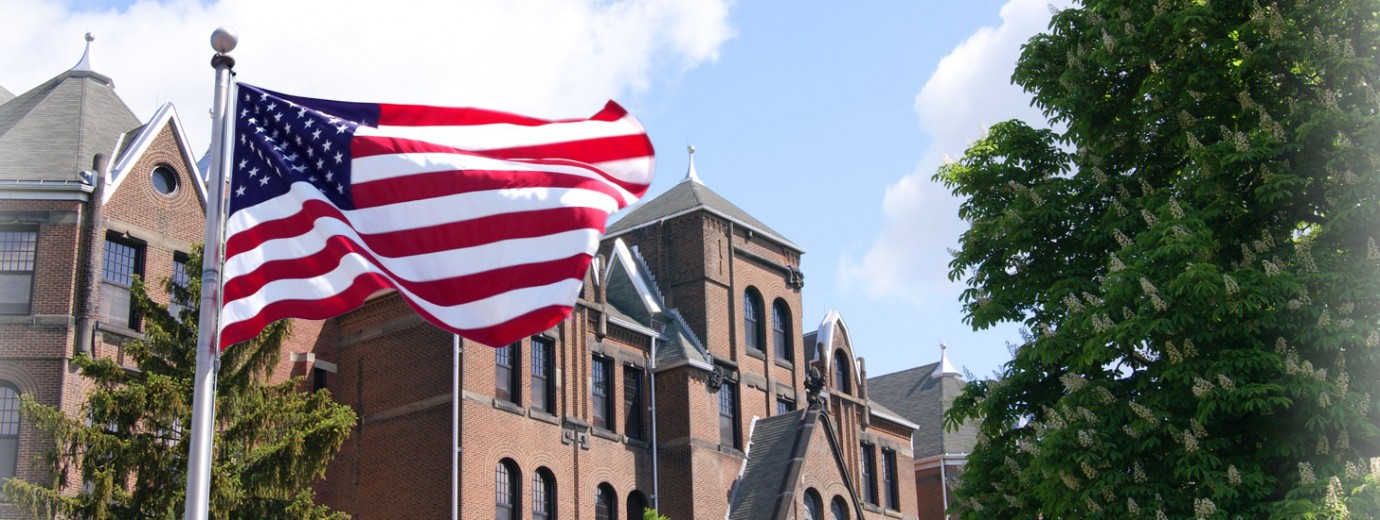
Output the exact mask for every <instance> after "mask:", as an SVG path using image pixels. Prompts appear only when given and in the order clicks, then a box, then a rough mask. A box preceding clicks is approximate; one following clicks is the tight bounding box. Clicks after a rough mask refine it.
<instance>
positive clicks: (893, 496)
mask: <svg viewBox="0 0 1380 520" xmlns="http://www.w3.org/2000/svg"><path fill="white" fill-rule="evenodd" d="M897 486H898V484H897V481H896V452H894V451H891V450H882V490H883V491H884V492H885V493H886V507H887V508H889V509H897V510H899V509H901V497H900V491H901V490H900V489H899V488H898V487H897Z"/></svg>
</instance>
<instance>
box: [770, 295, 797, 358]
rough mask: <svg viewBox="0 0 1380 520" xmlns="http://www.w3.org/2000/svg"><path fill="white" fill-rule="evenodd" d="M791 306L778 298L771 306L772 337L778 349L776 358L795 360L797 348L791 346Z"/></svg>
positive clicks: (773, 343)
mask: <svg viewBox="0 0 1380 520" xmlns="http://www.w3.org/2000/svg"><path fill="white" fill-rule="evenodd" d="M790 331H791V308H790V307H789V306H787V305H786V302H784V301H781V300H776V303H773V304H772V306H771V339H772V345H773V346H774V348H775V349H776V359H778V360H781V361H793V360H794V359H795V349H793V348H791V333H790Z"/></svg>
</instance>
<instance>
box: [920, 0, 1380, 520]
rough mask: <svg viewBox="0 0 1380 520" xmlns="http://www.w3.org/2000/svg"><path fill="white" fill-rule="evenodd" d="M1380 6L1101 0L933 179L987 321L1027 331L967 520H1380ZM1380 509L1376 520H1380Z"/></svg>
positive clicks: (973, 482)
mask: <svg viewBox="0 0 1380 520" xmlns="http://www.w3.org/2000/svg"><path fill="white" fill-rule="evenodd" d="M1378 13H1380V2H1378V1H1376V0H1292V1H1290V0H1252V1H1242V0H1235V1H1233V0H1157V1H1145V2H1131V1H1103V0H1089V1H1087V2H1084V3H1083V5H1081V6H1079V7H1077V8H1072V9H1067V10H1063V11H1059V12H1057V13H1055V15H1054V17H1053V19H1052V21H1051V23H1050V28H1049V30H1048V32H1047V33H1046V34H1041V35H1038V36H1036V37H1034V38H1033V39H1031V40H1030V41H1029V42H1028V43H1027V44H1026V46H1025V47H1024V48H1023V53H1022V56H1021V58H1020V60H1019V63H1018V64H1017V67H1016V72H1015V74H1014V78H1013V80H1014V81H1015V82H1017V83H1018V84H1020V85H1021V86H1023V87H1024V88H1025V89H1026V90H1027V91H1028V92H1030V93H1032V94H1033V95H1034V99H1035V103H1036V104H1037V106H1039V107H1041V108H1042V109H1043V111H1044V114H1045V116H1046V117H1047V118H1048V119H1049V120H1050V122H1051V123H1052V124H1053V125H1054V126H1056V127H1060V128H1063V130H1041V129H1035V128H1032V127H1029V126H1027V125H1025V124H1023V123H1021V122H1018V121H1010V122H1005V123H1001V124H998V125H995V126H993V127H992V128H991V129H990V130H989V132H988V133H987V134H986V135H985V136H984V137H983V138H982V139H981V140H979V141H978V142H976V143H975V144H973V145H972V147H971V148H969V149H968V150H967V152H966V154H965V155H964V156H963V158H962V159H961V160H959V161H958V162H956V163H953V164H950V165H946V166H944V167H943V168H941V169H940V171H939V173H938V174H937V175H936V176H935V178H936V179H937V180H939V181H941V182H943V183H944V184H945V185H946V186H947V187H949V188H950V189H951V190H952V191H953V192H954V193H955V194H956V195H958V196H960V197H962V198H964V199H965V202H964V203H963V204H962V206H961V208H960V210H959V212H960V216H961V217H962V218H964V219H965V220H967V221H968V222H969V223H970V228H969V230H968V231H966V232H965V233H964V234H963V236H962V238H961V239H960V250H959V251H957V252H956V255H955V258H954V260H953V262H952V263H951V264H950V267H951V269H952V271H951V272H950V276H951V277H952V278H954V279H964V280H966V283H967V285H968V287H967V289H966V290H965V291H964V293H963V295H962V303H963V305H964V307H965V312H966V316H967V320H969V321H970V323H971V325H973V326H974V327H977V328H985V327H988V326H991V325H992V324H995V323H998V322H1007V321H1016V322H1021V323H1023V324H1024V327H1025V329H1026V334H1024V335H1023V341H1022V342H1021V344H1019V345H1017V346H1016V347H1015V350H1014V353H1013V359H1012V361H1010V362H1009V363H1007V364H1006V365H1005V366H1004V367H1003V370H1002V373H1001V375H1000V377H998V378H996V379H995V380H991V381H975V382H972V383H970V384H969V386H968V387H967V389H966V391H965V393H964V394H963V395H962V396H961V397H960V398H959V399H958V400H957V401H956V402H955V406H954V409H953V410H952V411H951V413H950V414H949V415H948V417H947V421H948V423H949V425H950V426H951V427H952V426H953V425H956V424H957V423H958V422H960V421H962V420H964V419H980V420H981V421H982V424H981V429H980V432H981V435H980V439H979V443H978V446H977V448H976V449H975V450H974V452H973V453H972V454H971V456H970V457H969V459H968V463H967V467H966V471H965V473H964V476H963V482H962V485H961V487H960V488H959V489H958V491H957V493H958V497H959V499H958V500H957V501H956V504H955V509H956V510H957V511H958V512H959V513H961V514H962V516H963V517H964V518H1035V517H1037V515H1043V517H1044V518H1099V517H1116V518H1166V517H1168V518H1237V517H1243V518H1268V517H1271V516H1272V515H1275V516H1276V517H1280V518H1305V517H1315V518H1343V517H1348V516H1351V517H1354V518H1367V517H1368V516H1367V515H1380V507H1377V504H1380V491H1377V480H1376V479H1377V477H1380V459H1376V458H1375V457H1377V456H1380V425H1378V423H1380V371H1377V368H1380V249H1378V248H1377V240H1380V116H1378V115H1377V111H1380V91H1378V90H1377V87H1380V85H1378V84H1380V49H1378V48H1377V45H1378V42H1380V18H1378V17H1380V14H1378ZM1375 517H1380V516H1375Z"/></svg>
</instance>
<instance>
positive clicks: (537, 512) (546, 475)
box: [532, 467, 556, 520]
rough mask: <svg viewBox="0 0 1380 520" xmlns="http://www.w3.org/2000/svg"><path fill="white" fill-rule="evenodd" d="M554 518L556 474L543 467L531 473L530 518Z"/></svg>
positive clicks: (538, 519)
mask: <svg viewBox="0 0 1380 520" xmlns="http://www.w3.org/2000/svg"><path fill="white" fill-rule="evenodd" d="M552 518H556V476H555V475H552V474H551V470H549V469H546V468H544V467H542V468H537V471H536V472H534V473H532V520H550V519H552Z"/></svg>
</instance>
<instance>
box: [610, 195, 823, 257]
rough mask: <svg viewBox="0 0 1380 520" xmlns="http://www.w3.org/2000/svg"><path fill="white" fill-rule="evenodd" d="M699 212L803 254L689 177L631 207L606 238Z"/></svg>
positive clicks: (772, 231)
mask: <svg viewBox="0 0 1380 520" xmlns="http://www.w3.org/2000/svg"><path fill="white" fill-rule="evenodd" d="M698 209H704V210H708V211H709V212H711V213H715V214H718V215H720V216H722V217H724V218H727V219H729V220H731V221H733V222H735V223H737V224H739V225H743V226H745V227H747V228H749V229H752V230H753V231H755V232H756V233H759V234H762V235H764V236H766V237H767V238H769V239H771V240H773V241H775V242H777V243H780V244H781V245H784V246H786V247H788V248H791V249H794V250H796V251H801V252H803V251H804V249H801V248H800V246H797V245H795V244H794V243H792V242H791V241H790V240H786V237H783V236H781V234H780V233H777V232H776V230H773V229H772V228H771V227H769V226H767V225H766V224H764V223H762V221H760V220H757V218H756V217H753V216H752V215H749V214H748V212H746V211H743V210H742V208H739V207H738V206H736V205H734V204H733V203H732V202H729V201H728V199H725V198H723V196H721V195H719V194H718V193H714V190H711V189H709V187H708V186H705V185H704V184H702V183H700V182H698V181H696V180H694V179H692V178H689V177H687V178H686V179H685V180H683V181H681V182H680V184H677V185H675V186H673V187H671V189H669V190H666V193H662V194H661V195H658V196H656V198H653V199H651V200H646V201H643V202H642V203H639V204H638V205H636V206H634V207H633V208H632V209H631V210H629V211H628V213H627V214H625V215H623V217H622V218H620V219H618V220H617V221H615V222H614V223H612V224H609V226H608V230H607V232H606V234H605V236H608V237H612V236H616V235H618V234H620V233H622V232H625V231H629V230H632V229H635V228H638V227H642V226H644V225H646V224H651V223H653V222H657V221H660V220H664V219H667V218H670V217H674V216H677V215H681V214H684V213H689V212H691V211H694V210H698Z"/></svg>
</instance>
